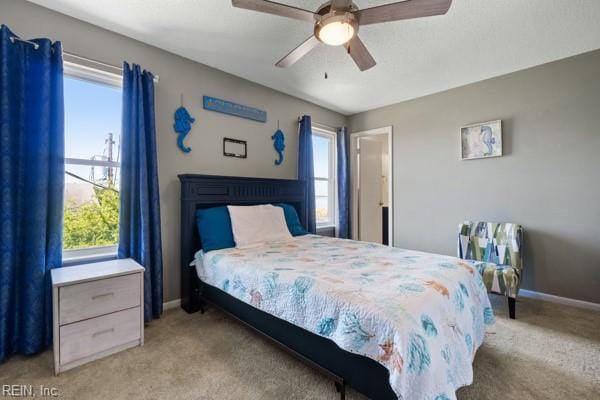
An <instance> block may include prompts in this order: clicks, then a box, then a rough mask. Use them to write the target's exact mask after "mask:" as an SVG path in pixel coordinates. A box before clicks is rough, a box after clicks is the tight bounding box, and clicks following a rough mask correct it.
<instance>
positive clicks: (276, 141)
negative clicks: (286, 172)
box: [271, 129, 285, 165]
mask: <svg viewBox="0 0 600 400" xmlns="http://www.w3.org/2000/svg"><path fill="white" fill-rule="evenodd" d="M271 139H273V147H275V151H277V153H279V159H278V160H275V165H281V163H283V151H284V150H285V143H284V140H285V136H284V135H283V131H282V130H281V129H277V131H276V132H275V133H274V134H273V136H271Z"/></svg>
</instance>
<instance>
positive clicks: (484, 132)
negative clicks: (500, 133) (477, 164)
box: [480, 125, 496, 156]
mask: <svg viewBox="0 0 600 400" xmlns="http://www.w3.org/2000/svg"><path fill="white" fill-rule="evenodd" d="M480 132H481V136H482V142H483V143H484V144H485V145H486V146H487V148H488V151H487V152H485V153H484V154H483V155H484V156H491V155H492V154H493V153H494V145H495V144H496V138H495V137H494V134H493V133H492V128H490V127H489V126H487V125H483V126H482V127H481V130H480Z"/></svg>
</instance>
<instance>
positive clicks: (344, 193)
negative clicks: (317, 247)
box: [336, 127, 352, 239]
mask: <svg viewBox="0 0 600 400" xmlns="http://www.w3.org/2000/svg"><path fill="white" fill-rule="evenodd" d="M336 142H337V185H338V187H337V190H338V215H339V220H338V236H339V237H341V238H343V239H350V238H351V237H352V232H351V227H350V180H349V179H350V178H349V177H350V163H349V152H350V150H349V147H350V139H349V135H348V131H347V129H346V127H341V128H339V129H338V131H337V140H336Z"/></svg>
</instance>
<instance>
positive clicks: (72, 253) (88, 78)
mask: <svg viewBox="0 0 600 400" xmlns="http://www.w3.org/2000/svg"><path fill="white" fill-rule="evenodd" d="M63 71H64V72H63V74H64V76H65V77H68V78H71V79H78V80H81V81H84V82H88V83H93V84H96V85H104V86H109V87H113V88H117V89H120V90H122V88H123V75H122V74H116V73H112V72H108V71H103V70H100V69H97V68H93V67H89V66H87V65H83V64H78V63H74V62H71V61H66V60H63ZM64 165H65V173H66V167H67V165H84V166H90V167H109V168H121V163H120V162H119V161H104V160H88V159H83V158H70V157H65V159H64ZM117 252H118V244H114V245H109V246H93V247H82V248H79V249H65V248H63V249H62V255H63V257H62V258H63V266H64V265H67V266H68V265H75V264H81V263H86V262H95V261H102V260H110V259H115V258H117Z"/></svg>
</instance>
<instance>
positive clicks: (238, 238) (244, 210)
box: [227, 204, 293, 248]
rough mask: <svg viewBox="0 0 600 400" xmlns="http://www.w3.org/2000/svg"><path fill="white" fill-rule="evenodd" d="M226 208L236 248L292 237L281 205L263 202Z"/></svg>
mask: <svg viewBox="0 0 600 400" xmlns="http://www.w3.org/2000/svg"><path fill="white" fill-rule="evenodd" d="M227 209H228V210H229V217H230V218H231V229H232V231H233V240H234V241H235V247H237V248H240V247H249V246H253V245H258V244H261V243H268V242H280V241H285V240H291V239H293V238H292V235H291V234H290V231H289V229H288V227H287V223H286V222H285V216H284V214H283V208H281V207H275V206H272V205H270V204H265V205H260V206H227Z"/></svg>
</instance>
